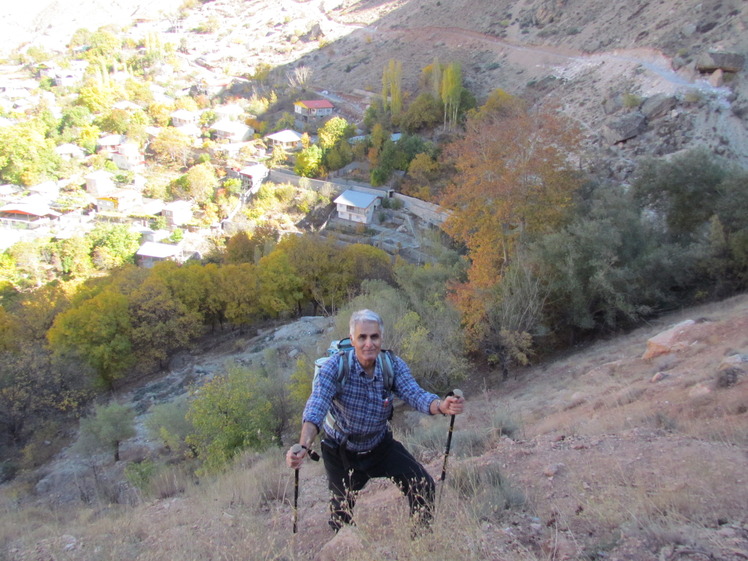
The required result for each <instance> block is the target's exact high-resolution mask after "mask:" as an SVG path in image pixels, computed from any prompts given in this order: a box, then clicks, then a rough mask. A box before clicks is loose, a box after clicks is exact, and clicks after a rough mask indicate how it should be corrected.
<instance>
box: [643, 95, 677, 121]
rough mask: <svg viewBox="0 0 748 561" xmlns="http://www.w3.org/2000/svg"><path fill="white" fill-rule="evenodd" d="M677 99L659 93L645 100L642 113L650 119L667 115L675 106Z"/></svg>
mask: <svg viewBox="0 0 748 561" xmlns="http://www.w3.org/2000/svg"><path fill="white" fill-rule="evenodd" d="M675 104H676V99H675V98H674V97H673V96H671V95H667V94H657V95H653V96H652V97H648V98H647V99H645V100H644V103H642V106H641V112H642V115H644V116H645V117H646V118H647V119H649V120H650V121H651V120H652V119H657V118H659V117H663V116H665V115H666V114H667V113H668V111H670V110H671V109H672V108H673V107H675Z"/></svg>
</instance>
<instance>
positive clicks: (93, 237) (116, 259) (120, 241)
mask: <svg viewBox="0 0 748 561" xmlns="http://www.w3.org/2000/svg"><path fill="white" fill-rule="evenodd" d="M88 237H89V240H90V241H91V248H92V259H93V262H94V265H96V267H97V268H99V269H113V268H115V267H119V266H121V265H124V264H126V263H134V259H135V252H136V251H138V248H139V247H140V235H139V234H138V233H137V232H136V231H134V230H132V229H131V228H130V227H129V226H128V225H126V224H107V223H99V224H97V225H96V227H95V228H94V229H93V230H92V231H91V232H90V233H89V235H88Z"/></svg>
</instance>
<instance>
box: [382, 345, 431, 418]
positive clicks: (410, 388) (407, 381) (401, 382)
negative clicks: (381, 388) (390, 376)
mask: <svg viewBox="0 0 748 561" xmlns="http://www.w3.org/2000/svg"><path fill="white" fill-rule="evenodd" d="M392 366H393V372H394V376H395V382H394V388H393V390H394V392H395V395H396V396H397V397H399V398H400V399H402V400H403V401H404V402H405V403H407V404H408V405H410V406H411V407H412V408H413V409H415V410H416V411H420V412H421V413H427V414H428V413H430V411H429V408H430V407H431V402H432V401H434V400H435V399H439V396H438V395H436V394H434V393H431V392H427V391H426V390H424V389H423V388H422V387H421V386H420V385H418V382H416V379H415V378H414V377H413V374H411V372H410V368H409V367H408V365H407V364H406V363H405V361H404V360H403V359H401V358H400V357H399V356H393V360H392Z"/></svg>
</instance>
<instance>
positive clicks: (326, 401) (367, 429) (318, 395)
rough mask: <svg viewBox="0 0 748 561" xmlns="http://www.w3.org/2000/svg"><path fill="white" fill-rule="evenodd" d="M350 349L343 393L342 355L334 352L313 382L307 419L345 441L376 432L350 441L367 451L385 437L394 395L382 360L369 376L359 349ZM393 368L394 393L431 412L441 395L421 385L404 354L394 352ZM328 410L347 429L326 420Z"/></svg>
mask: <svg viewBox="0 0 748 561" xmlns="http://www.w3.org/2000/svg"><path fill="white" fill-rule="evenodd" d="M349 353H350V354H349V363H348V364H349V372H348V379H347V380H346V381H345V383H344V385H343V390H342V391H341V392H340V395H335V393H336V390H337V384H336V382H335V379H336V378H337V377H338V368H339V362H340V361H341V360H342V357H341V356H340V355H334V356H332V357H330V358H329V359H328V360H327V362H325V363H324V364H323V365H322V367H321V368H320V371H319V374H318V375H317V379H316V381H315V383H314V384H313V386H312V394H311V395H310V396H309V399H308V400H307V402H306V407H304V415H303V420H304V422H307V421H308V422H310V423H314V424H315V425H316V426H317V428H318V429H323V428H324V430H325V431H326V432H327V433H328V434H330V436H332V437H333V438H334V439H335V440H336V441H338V442H341V441H342V440H343V438H344V437H345V436H346V434H347V435H349V436H355V435H372V436H371V437H370V438H366V439H365V440H359V439H354V438H351V440H349V441H348V445H347V448H348V449H349V450H352V451H354V452H363V451H366V450H370V449H372V448H374V446H376V445H377V444H379V443H380V442H381V441H382V439H383V438H384V435H385V434H386V431H387V421H388V419H389V416H390V407H391V404H392V399H393V396H392V395H391V394H388V393H387V392H386V391H385V389H384V379H383V376H382V367H381V365H380V361H377V366H376V368H375V370H374V378H372V379H368V378H367V377H366V372H365V371H364V369H363V368H362V367H361V365H360V364H359V362H358V359H357V358H356V353H355V351H349ZM392 370H393V375H394V380H393V384H392V393H394V394H395V395H396V396H397V397H399V398H400V399H402V400H403V401H404V402H405V403H407V404H408V405H410V406H411V407H412V408H413V409H416V410H417V411H421V412H422V413H429V406H430V405H431V402H432V401H434V400H435V399H439V396H437V395H436V394H433V393H429V392H427V391H426V390H424V389H423V388H421V386H419V385H418V382H416V380H415V378H413V375H412V374H411V373H410V368H408V365H407V364H405V361H404V360H402V359H401V358H400V357H396V356H394V355H393V360H392ZM328 411H330V412H331V413H332V416H333V417H334V419H335V421H336V423H337V425H338V427H339V428H340V429H342V431H344V432H340V431H338V430H337V429H336V428H335V427H331V426H330V425H329V423H325V417H326V416H327V412H328ZM359 438H360V437H359ZM354 440H355V442H354Z"/></svg>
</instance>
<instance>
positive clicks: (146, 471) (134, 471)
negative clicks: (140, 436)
mask: <svg viewBox="0 0 748 561" xmlns="http://www.w3.org/2000/svg"><path fill="white" fill-rule="evenodd" d="M157 471H158V466H157V465H156V464H155V463H154V462H153V461H152V460H143V461H142V462H130V463H129V464H127V466H125V479H127V481H128V482H129V483H130V485H132V486H133V487H136V488H137V489H140V490H141V491H143V492H148V491H149V488H150V484H151V480H152V479H153V476H154V475H155V474H156V473H157Z"/></svg>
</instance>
